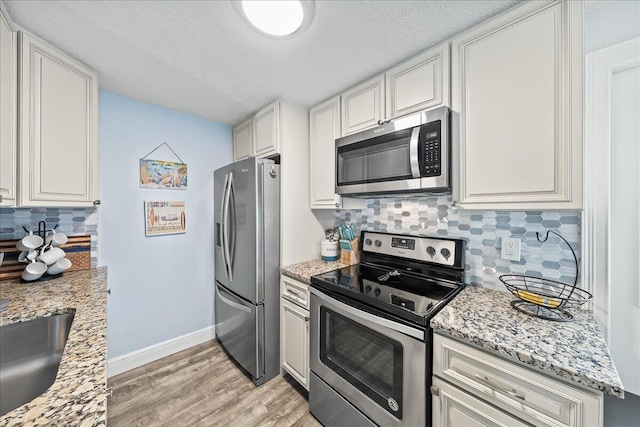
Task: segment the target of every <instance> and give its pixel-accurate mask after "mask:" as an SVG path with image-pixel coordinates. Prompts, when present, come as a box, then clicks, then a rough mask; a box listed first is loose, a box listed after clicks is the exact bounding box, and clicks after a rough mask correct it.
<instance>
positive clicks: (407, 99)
mask: <svg viewBox="0 0 640 427" xmlns="http://www.w3.org/2000/svg"><path fill="white" fill-rule="evenodd" d="M385 87H386V119H387V120H393V119H395V118H396V117H401V116H405V115H407V114H411V113H415V112H417V111H420V110H426V109H428V108H432V107H436V106H439V105H449V43H443V44H441V45H439V46H436V47H434V48H432V49H429V50H428V51H426V52H424V53H421V54H420V55H418V56H416V57H414V58H412V59H410V60H408V61H405V62H403V63H402V64H400V65H397V66H396V67H393V68H392V69H390V70H389V71H387V72H386V73H385Z"/></svg>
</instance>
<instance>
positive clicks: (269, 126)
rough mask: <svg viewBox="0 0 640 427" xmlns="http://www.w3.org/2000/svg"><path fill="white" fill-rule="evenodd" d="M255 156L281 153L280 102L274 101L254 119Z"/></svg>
mask: <svg viewBox="0 0 640 427" xmlns="http://www.w3.org/2000/svg"><path fill="white" fill-rule="evenodd" d="M253 132H254V135H253V136H254V138H253V141H254V146H255V156H257V157H269V156H272V155H274V154H279V153H280V132H281V130H280V101H274V102H272V103H271V104H269V105H267V106H266V107H264V108H263V109H262V110H260V111H259V112H258V113H257V114H256V115H255V116H254V117H253Z"/></svg>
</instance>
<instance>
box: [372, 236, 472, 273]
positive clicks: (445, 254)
mask: <svg viewBox="0 0 640 427" xmlns="http://www.w3.org/2000/svg"><path fill="white" fill-rule="evenodd" d="M464 243H465V242H464V240H459V239H442V238H437V237H422V236H406V235H398V234H387V233H378V232H375V231H365V232H364V236H363V241H362V251H363V252H370V253H376V254H381V255H392V256H397V257H402V258H406V259H409V260H414V261H426V262H430V263H435V264H441V265H447V266H455V267H464V266H463V265H462V254H463V253H464ZM456 255H457V256H458V257H459V259H456Z"/></svg>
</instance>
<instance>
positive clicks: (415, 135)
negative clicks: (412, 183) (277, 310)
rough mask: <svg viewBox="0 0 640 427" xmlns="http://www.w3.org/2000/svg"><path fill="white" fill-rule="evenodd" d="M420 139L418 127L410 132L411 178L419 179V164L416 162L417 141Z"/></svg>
mask: <svg viewBox="0 0 640 427" xmlns="http://www.w3.org/2000/svg"><path fill="white" fill-rule="evenodd" d="M419 138H420V126H416V127H414V128H413V130H412V131H411V140H410V142H409V153H410V155H409V161H410V163H411V176H412V177H414V178H420V164H419V162H418V139H419Z"/></svg>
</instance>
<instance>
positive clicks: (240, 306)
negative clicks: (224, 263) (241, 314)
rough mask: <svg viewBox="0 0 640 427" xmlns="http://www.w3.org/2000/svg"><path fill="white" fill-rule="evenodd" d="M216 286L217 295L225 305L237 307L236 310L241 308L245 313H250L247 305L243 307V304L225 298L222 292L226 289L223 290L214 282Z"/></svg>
mask: <svg viewBox="0 0 640 427" xmlns="http://www.w3.org/2000/svg"><path fill="white" fill-rule="evenodd" d="M216 288H218V297H219V298H220V300H221V301H223V302H224V303H225V304H227V305H229V306H231V307H234V308H237V309H238V310H242V311H246V312H247V313H251V309H250V308H249V307H245V306H244V305H242V304H238V303H237V302H233V301H231V300H230V299H228V298H225V297H224V293H225V292H226V291H224V290H223V289H222V288H221V287H220V285H218V284H217V283H216ZM229 296H231V295H229Z"/></svg>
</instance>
